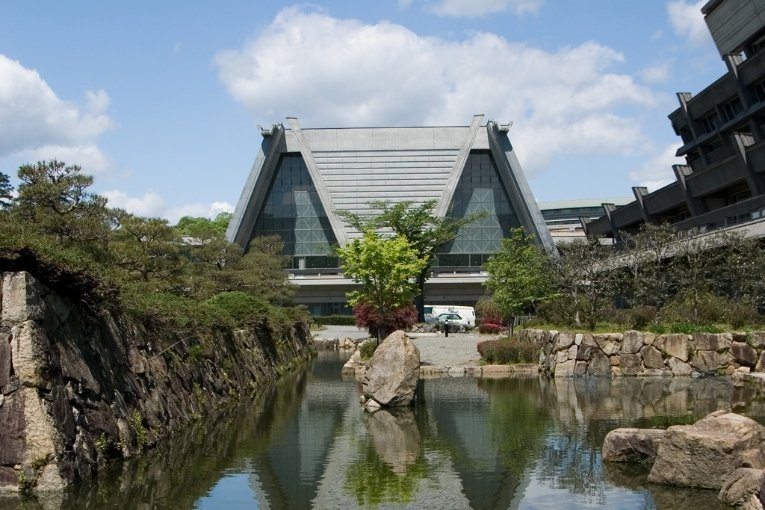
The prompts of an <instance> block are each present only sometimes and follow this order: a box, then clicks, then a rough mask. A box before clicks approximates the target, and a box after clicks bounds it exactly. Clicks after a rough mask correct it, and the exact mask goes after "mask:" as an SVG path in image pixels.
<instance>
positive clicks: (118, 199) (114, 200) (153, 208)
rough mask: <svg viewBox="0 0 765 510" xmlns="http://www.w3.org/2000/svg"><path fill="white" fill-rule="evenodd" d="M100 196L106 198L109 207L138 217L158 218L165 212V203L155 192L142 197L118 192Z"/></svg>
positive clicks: (114, 191) (105, 192)
mask: <svg viewBox="0 0 765 510" xmlns="http://www.w3.org/2000/svg"><path fill="white" fill-rule="evenodd" d="M100 195H103V196H104V197H106V199H107V200H108V201H109V207H114V208H119V209H124V210H126V211H127V212H129V213H131V214H135V215H137V216H146V217H150V218H156V217H160V216H162V215H163V213H164V211H165V201H164V200H163V199H162V197H160V196H159V195H158V194H157V193H155V192H153V191H147V192H146V193H144V194H143V196H142V197H130V196H128V195H127V194H126V193H123V192H122V191H117V190H113V191H104V192H103V193H100Z"/></svg>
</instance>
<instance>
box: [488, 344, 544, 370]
mask: <svg viewBox="0 0 765 510" xmlns="http://www.w3.org/2000/svg"><path fill="white" fill-rule="evenodd" d="M477 349H478V352H479V353H480V354H481V359H483V361H484V362H486V363H495V364H500V365H502V364H512V363H536V362H537V361H538V359H539V346H538V345H536V344H535V343H533V342H527V341H521V340H519V339H517V338H510V339H503V340H486V341H484V342H481V343H479V344H478V346H477Z"/></svg>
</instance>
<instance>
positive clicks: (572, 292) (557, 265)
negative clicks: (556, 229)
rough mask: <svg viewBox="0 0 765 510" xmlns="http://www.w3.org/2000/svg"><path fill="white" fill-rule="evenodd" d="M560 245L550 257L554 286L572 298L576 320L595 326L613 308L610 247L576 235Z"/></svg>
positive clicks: (614, 288) (614, 277)
mask: <svg viewBox="0 0 765 510" xmlns="http://www.w3.org/2000/svg"><path fill="white" fill-rule="evenodd" d="M560 248H561V250H560V251H561V256H560V257H559V258H557V259H551V260H552V268H553V270H554V272H555V286H556V287H557V288H558V291H559V292H560V293H561V294H562V295H564V296H567V297H568V298H570V299H571V303H572V305H573V308H574V313H575V317H576V318H575V321H576V323H577V324H580V323H582V322H584V323H586V324H587V326H588V327H589V328H590V329H595V326H596V324H597V322H598V319H600V318H602V317H603V316H604V315H605V313H606V311H608V310H611V309H612V308H613V301H614V297H615V294H616V288H617V287H616V284H617V276H618V275H617V271H615V270H614V269H613V266H612V264H613V259H612V258H611V255H612V254H613V249H612V247H611V246H604V245H602V244H601V243H600V241H599V240H598V239H588V240H580V239H577V240H575V241H573V242H571V243H568V244H566V245H565V246H563V247H560Z"/></svg>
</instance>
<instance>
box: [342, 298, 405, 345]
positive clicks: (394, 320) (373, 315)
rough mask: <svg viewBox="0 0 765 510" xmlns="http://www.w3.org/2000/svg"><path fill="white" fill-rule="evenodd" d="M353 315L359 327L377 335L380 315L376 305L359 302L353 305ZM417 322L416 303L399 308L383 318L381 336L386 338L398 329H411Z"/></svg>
mask: <svg viewBox="0 0 765 510" xmlns="http://www.w3.org/2000/svg"><path fill="white" fill-rule="evenodd" d="M353 316H354V317H355V319H356V326H357V327H359V328H363V329H366V330H367V331H369V336H373V337H377V328H378V325H379V324H380V321H379V317H380V316H379V314H378V313H377V310H376V309H375V308H374V307H372V306H371V305H369V304H366V303H359V304H358V305H356V306H354V307H353ZM415 324H417V309H416V308H415V307H414V305H409V306H406V307H404V308H399V309H398V310H395V311H393V312H392V313H390V314H389V315H388V316H387V317H385V318H384V319H383V321H382V334H381V335H380V336H381V338H385V337H386V336H388V335H390V334H391V333H393V332H394V331H396V330H398V329H402V330H404V331H409V330H411V329H412V326H414V325H415Z"/></svg>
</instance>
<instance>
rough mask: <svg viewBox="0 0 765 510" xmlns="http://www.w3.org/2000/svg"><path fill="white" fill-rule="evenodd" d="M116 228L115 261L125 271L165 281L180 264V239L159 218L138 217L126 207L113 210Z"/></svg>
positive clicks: (114, 237)
mask: <svg viewBox="0 0 765 510" xmlns="http://www.w3.org/2000/svg"><path fill="white" fill-rule="evenodd" d="M114 218H115V221H116V222H117V225H118V226H117V228H116V229H115V230H114V233H113V242H112V253H113V257H114V263H115V264H116V265H117V266H118V267H121V268H122V269H124V270H126V271H127V272H128V274H131V275H136V276H138V277H139V278H140V279H141V280H142V281H144V282H148V281H149V277H150V276H152V277H155V278H157V279H161V280H165V281H168V280H170V279H171V278H172V277H173V276H174V275H175V274H177V272H178V270H179V266H180V259H179V245H180V240H179V239H178V237H177V235H176V234H175V232H174V231H173V229H172V228H171V227H170V226H169V225H168V224H167V220H162V219H159V218H141V217H139V216H133V215H132V214H129V213H127V212H125V211H119V210H118V211H115V214H114Z"/></svg>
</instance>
